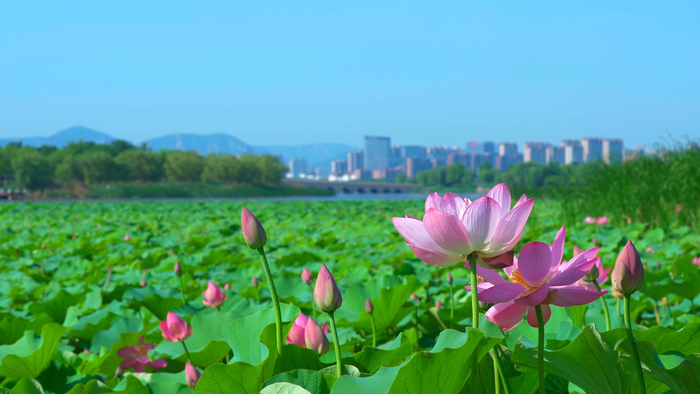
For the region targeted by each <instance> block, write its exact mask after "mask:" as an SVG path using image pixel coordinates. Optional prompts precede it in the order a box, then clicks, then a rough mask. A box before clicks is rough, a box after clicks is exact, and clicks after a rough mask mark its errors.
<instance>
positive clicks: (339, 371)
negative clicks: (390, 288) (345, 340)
mask: <svg viewBox="0 0 700 394" xmlns="http://www.w3.org/2000/svg"><path fill="white" fill-rule="evenodd" d="M328 317H330V319H329V321H330V323H331V331H333V345H334V348H335V370H336V371H335V376H336V377H337V378H340V376H342V375H343V362H342V361H341V360H340V341H339V340H338V330H337V329H336V328H335V316H333V312H329V313H328ZM372 319H373V320H372V321H374V318H372Z"/></svg>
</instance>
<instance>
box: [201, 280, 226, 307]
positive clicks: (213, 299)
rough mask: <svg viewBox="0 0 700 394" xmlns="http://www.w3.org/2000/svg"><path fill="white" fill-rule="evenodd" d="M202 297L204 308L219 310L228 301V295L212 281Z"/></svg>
mask: <svg viewBox="0 0 700 394" xmlns="http://www.w3.org/2000/svg"><path fill="white" fill-rule="evenodd" d="M202 295H203V296H204V301H203V303H204V306H208V307H209V308H218V307H220V306H221V305H222V304H223V303H224V302H225V301H226V293H224V292H223V291H221V289H220V288H219V286H217V285H215V284H214V282H212V281H209V285H207V289H206V290H205V291H204V292H203V293H202Z"/></svg>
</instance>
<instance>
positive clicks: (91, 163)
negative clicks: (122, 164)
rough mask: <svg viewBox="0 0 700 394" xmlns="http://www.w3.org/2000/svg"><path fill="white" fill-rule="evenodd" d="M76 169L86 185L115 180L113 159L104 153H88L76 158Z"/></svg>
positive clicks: (115, 170)
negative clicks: (77, 163)
mask: <svg viewBox="0 0 700 394" xmlns="http://www.w3.org/2000/svg"><path fill="white" fill-rule="evenodd" d="M78 162H79V165H78V168H79V169H80V172H81V173H82V175H83V181H84V182H85V184H86V185H92V184H97V183H102V182H107V181H112V180H115V179H117V177H116V176H115V175H117V174H116V173H117V168H116V166H115V163H114V158H113V157H112V156H111V155H110V154H109V153H107V152H104V151H99V150H97V151H91V152H90V151H88V152H86V153H83V154H82V155H80V156H78Z"/></svg>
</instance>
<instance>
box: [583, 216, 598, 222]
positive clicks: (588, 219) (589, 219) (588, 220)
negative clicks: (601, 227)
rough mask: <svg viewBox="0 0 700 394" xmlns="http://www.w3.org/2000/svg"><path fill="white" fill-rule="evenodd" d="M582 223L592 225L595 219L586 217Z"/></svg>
mask: <svg viewBox="0 0 700 394" xmlns="http://www.w3.org/2000/svg"><path fill="white" fill-rule="evenodd" d="M583 222H584V223H586V224H594V223H595V222H596V218H594V217H593V216H586V217H585V218H584V219H583Z"/></svg>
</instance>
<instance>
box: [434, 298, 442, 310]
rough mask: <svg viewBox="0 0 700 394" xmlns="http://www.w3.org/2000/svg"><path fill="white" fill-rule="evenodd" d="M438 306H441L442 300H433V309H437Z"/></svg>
mask: <svg viewBox="0 0 700 394" xmlns="http://www.w3.org/2000/svg"><path fill="white" fill-rule="evenodd" d="M440 308H442V302H440V300H437V301H435V309H438V310H439V309H440Z"/></svg>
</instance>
